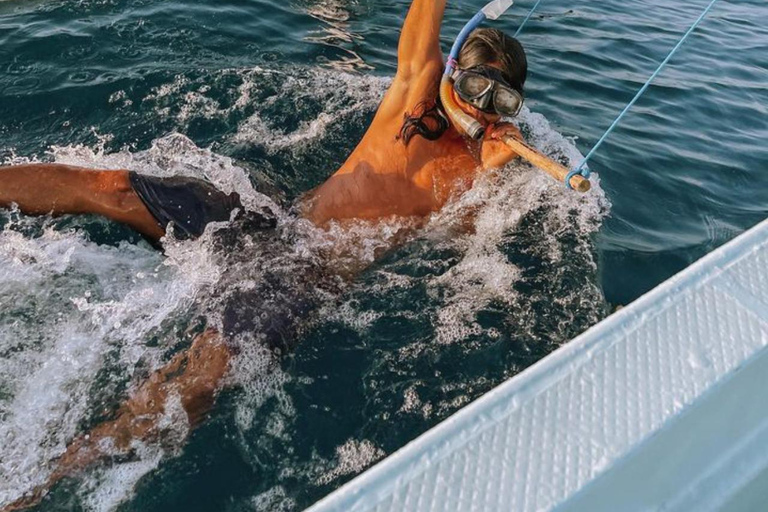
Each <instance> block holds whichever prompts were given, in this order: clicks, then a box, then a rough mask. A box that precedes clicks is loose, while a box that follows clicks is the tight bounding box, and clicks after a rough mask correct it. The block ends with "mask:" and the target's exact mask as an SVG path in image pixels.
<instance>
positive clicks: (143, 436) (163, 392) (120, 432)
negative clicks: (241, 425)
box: [2, 329, 232, 512]
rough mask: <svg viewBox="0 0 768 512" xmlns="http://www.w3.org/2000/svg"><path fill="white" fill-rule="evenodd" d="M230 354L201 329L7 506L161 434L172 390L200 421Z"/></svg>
mask: <svg viewBox="0 0 768 512" xmlns="http://www.w3.org/2000/svg"><path fill="white" fill-rule="evenodd" d="M231 358H232V351H231V348H230V347H229V346H227V344H226V343H225V342H224V341H223V340H222V338H221V336H219V334H218V333H217V332H216V331H214V330H211V329H209V330H207V331H205V332H204V333H202V334H201V335H199V336H198V337H197V338H196V339H195V341H194V342H193V343H192V346H191V347H190V348H189V349H188V350H185V351H183V352H180V353H179V354H176V355H175V356H174V357H173V359H171V361H170V362H169V363H168V364H166V365H165V366H164V367H162V368H160V369H159V370H158V371H157V372H155V373H154V374H152V375H151V376H150V378H149V379H148V380H147V381H146V382H145V383H144V384H142V385H141V387H140V388H139V389H138V390H136V392H135V393H133V395H132V396H131V397H130V398H129V399H128V400H127V401H126V402H125V403H123V404H122V405H121V406H120V409H119V410H118V411H117V418H116V419H114V420H112V421H109V422H105V423H102V424H100V425H98V426H97V427H96V428H94V429H93V430H92V431H91V432H89V433H88V434H86V435H82V436H80V437H78V438H76V439H75V440H74V441H73V442H72V443H71V444H70V445H69V446H68V447H67V450H66V452H65V453H64V454H63V455H62V456H61V457H60V458H59V459H58V461H57V462H56V469H55V470H54V472H53V473H52V474H51V476H50V477H49V479H48V481H47V482H46V483H45V484H44V485H42V486H40V487H38V488H37V489H35V490H34V491H33V492H32V493H31V494H29V495H27V496H25V497H24V498H21V499H20V500H18V501H16V502H14V503H12V504H10V505H8V506H7V507H5V508H3V509H2V512H8V511H10V510H20V509H23V508H27V507H30V506H33V505H35V504H37V503H39V502H40V500H41V499H42V497H43V496H44V495H45V492H46V491H47V490H48V489H49V488H50V487H51V486H53V485H54V484H55V483H56V482H58V481H59V480H61V479H62V478H64V477H67V476H72V475H74V474H76V473H78V472H80V471H82V470H84V469H86V468H87V467H89V466H90V465H92V464H94V463H96V462H98V461H100V460H102V459H105V458H108V457H110V456H115V455H124V454H127V453H129V452H130V450H131V443H132V442H133V441H145V442H146V441H148V442H152V441H155V440H158V437H159V436H161V435H162V432H160V431H159V428H158V427H159V425H158V423H159V421H160V419H161V418H162V417H163V415H164V414H165V412H166V411H165V407H166V403H167V402H168V399H169V398H171V395H178V397H179V399H180V401H181V405H182V407H183V408H184V411H185V412H186V413H187V418H188V421H189V425H190V427H194V426H195V425H197V424H198V423H200V421H201V420H202V419H203V418H204V416H205V414H206V413H207V412H208V411H209V410H210V409H211V407H212V406H213V404H214V401H215V399H216V394H217V392H218V391H219V390H220V388H221V385H222V381H223V379H224V377H225V376H226V374H227V371H228V369H229V361H230V359H231Z"/></svg>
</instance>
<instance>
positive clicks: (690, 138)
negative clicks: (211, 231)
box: [0, 0, 768, 511]
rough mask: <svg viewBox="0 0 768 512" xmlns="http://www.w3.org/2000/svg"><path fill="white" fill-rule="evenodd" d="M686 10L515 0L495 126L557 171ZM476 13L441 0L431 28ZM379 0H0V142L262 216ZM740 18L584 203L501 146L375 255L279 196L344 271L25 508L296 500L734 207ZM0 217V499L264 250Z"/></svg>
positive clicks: (359, 234) (458, 403) (321, 147)
mask: <svg viewBox="0 0 768 512" xmlns="http://www.w3.org/2000/svg"><path fill="white" fill-rule="evenodd" d="M532 3H533V2H523V3H522V4H521V5H519V6H517V7H515V9H514V10H513V12H512V14H510V15H508V16H506V17H505V18H504V19H503V20H501V21H499V22H498V23H497V24H496V26H498V27H499V28H502V29H503V30H506V31H508V32H512V31H514V30H515V28H516V27H517V24H518V23H519V22H520V20H521V19H522V17H523V16H524V15H525V13H526V9H527V8H529V7H530V5H531V4H532ZM705 3H706V2H703V1H692V0H690V1H687V2H684V3H677V4H675V5H669V4H668V3H665V2H661V1H660V0H639V1H636V2H631V3H626V2H624V3H617V2H597V3H595V2H588V3H587V2H584V3H582V4H573V3H565V2H561V1H558V0H545V2H543V4H542V6H541V8H540V11H539V13H538V14H537V15H535V16H534V17H533V18H532V20H531V21H530V22H529V24H528V25H527V26H526V28H525V31H524V32H523V34H522V35H521V40H522V42H523V44H524V45H525V47H526V49H527V52H528V59H529V68H530V75H529V80H528V83H527V97H528V101H527V105H528V107H529V108H530V111H532V112H533V113H531V112H527V111H526V112H525V113H524V115H523V116H522V118H521V120H520V124H521V126H522V128H523V131H524V132H525V133H526V135H527V136H528V137H529V138H530V140H532V141H533V142H534V143H535V144H537V145H538V146H539V147H541V148H542V149H544V150H545V151H548V152H549V153H551V154H552V155H554V156H556V157H558V158H562V159H565V160H569V161H571V162H576V161H578V156H579V153H578V152H577V151H576V150H577V149H578V151H580V152H581V153H585V152H586V151H587V150H588V149H589V147H590V145H591V144H592V143H593V142H594V141H596V140H597V138H598V137H599V136H600V135H601V133H602V131H603V130H604V129H605V128H606V127H607V126H608V125H609V124H610V122H611V121H612V119H613V117H614V116H615V115H616V114H617V113H618V111H619V110H620V109H621V108H622V107H623V105H624V104H625V103H626V102H627V101H628V100H629V99H630V98H631V96H632V94H633V93H634V91H635V90H636V89H637V88H639V87H640V85H641V84H642V82H643V81H644V80H645V78H646V77H647V76H648V74H649V73H650V72H651V71H652V70H653V69H654V68H655V65H656V63H657V62H658V61H659V60H660V59H661V58H663V56H664V55H665V54H666V52H667V51H668V50H669V49H670V48H671V47H672V45H673V44H674V43H675V42H676V40H677V38H678V37H679V36H680V34H681V33H682V32H683V31H684V30H685V29H686V28H687V26H688V25H689V24H690V23H691V22H692V21H693V20H694V19H695V18H696V16H697V15H698V13H699V12H700V11H701V9H703V8H704V7H705ZM481 5H482V2H476V1H472V2H464V3H461V4H460V5H459V4H453V5H450V6H449V8H448V10H447V13H446V22H445V24H444V29H443V42H444V47H447V45H448V44H449V43H450V41H451V38H452V37H453V36H454V35H455V34H456V33H457V31H458V30H459V28H460V27H461V25H462V24H463V22H464V21H466V19H468V18H469V17H470V16H471V15H472V14H473V13H474V12H475V11H476V10H477V9H478V8H479V7H480V6H481ZM407 6H408V2H407V1H405V0H397V1H394V2H389V3H383V2H381V3H374V2H368V1H363V0H360V1H350V0H302V1H295V0H294V1H289V2H285V3H276V2H265V1H261V0H258V1H250V2H237V1H230V2H217V3H216V4H215V5H214V4H210V3H202V2H187V3H178V2H173V1H165V2H157V1H151V0H141V1H126V0H80V1H71V0H63V1H56V2H52V1H35V2H28V1H23V0H5V1H2V2H0V158H2V161H4V162H6V163H11V162H14V161H26V160H27V159H38V160H49V159H53V160H57V161H61V162H70V163H76V164H81V165H89V166H94V167H105V168H132V169H136V170H138V171H141V172H147V173H153V174H161V175H168V174H179V173H181V174H187V175H194V176H204V177H207V178H208V179H211V180H212V181H214V182H215V183H216V184H217V185H219V186H221V187H222V188H230V189H235V190H239V191H240V192H241V193H242V194H243V195H244V197H246V198H247V199H248V200H249V201H251V202H252V203H254V204H255V203H258V202H259V201H263V200H265V199H264V198H263V196H260V195H259V194H258V193H256V192H255V191H254V190H253V188H251V187H255V189H256V190H258V191H260V192H263V193H265V194H267V195H269V196H270V197H272V198H273V199H275V200H276V201H277V202H279V203H280V204H281V205H283V206H284V207H285V208H286V209H287V208H288V207H289V205H290V204H291V202H292V201H293V200H294V199H295V198H297V197H298V196H299V195H300V194H302V193H303V192H305V191H307V190H309V189H311V188H312V187H314V186H316V185H318V184H319V183H321V182H322V181H323V180H324V179H325V178H326V177H327V176H329V174H330V173H332V172H333V171H334V170H335V169H336V168H337V167H338V166H339V165H340V164H341V163H342V162H343V160H344V158H345V157H346V155H347V154H348V153H349V151H350V150H351V149H352V148H353V147H354V146H355V144H356V143H357V141H358V140H359V138H360V137H361V135H362V134H363V132H364V130H365V128H366V126H367V123H368V122H369V121H370V119H371V117H372V115H373V113H374V111H375V108H376V106H377V104H378V101H379V100H380V98H381V95H382V94H383V92H384V91H385V90H386V87H387V85H388V83H389V80H390V78H391V76H392V75H393V74H394V71H395V65H396V62H395V55H396V54H395V50H396V44H397V38H398V35H399V27H400V25H401V23H402V19H403V17H404V15H405V12H406V9H407ZM766 19H768V6H766V4H765V3H763V2H759V1H757V0H753V1H743V2H727V1H725V0H721V2H720V3H718V5H717V6H716V7H715V9H714V10H713V12H712V13H711V15H710V17H709V18H708V19H707V20H706V21H705V22H704V24H703V25H702V26H701V28H700V29H699V30H698V31H697V32H696V33H695V34H694V36H693V37H692V38H691V39H690V41H689V43H688V44H687V45H686V46H685V47H684V48H683V49H682V50H681V51H680V52H679V53H678V55H677V56H676V57H675V59H674V60H673V62H672V63H671V65H670V67H669V68H668V69H667V70H666V71H665V72H664V73H663V74H662V76H661V77H659V79H658V80H657V82H656V83H655V84H654V85H653V86H652V87H651V88H650V89H649V91H648V92H647V94H646V96H645V97H644V98H643V99H642V100H641V101H640V102H639V103H638V104H637V105H636V108H635V109H634V110H633V112H632V113H631V115H630V116H628V117H627V118H626V120H625V122H624V124H623V125H622V126H621V127H620V129H619V130H618V131H617V132H616V133H615V134H614V135H613V136H612V138H611V139H609V141H608V142H607V143H606V144H605V145H604V146H603V148H602V149H601V151H600V152H599V153H598V154H597V155H596V157H595V158H594V160H593V161H592V164H591V167H592V169H593V170H594V171H596V172H597V173H598V174H599V179H598V180H597V181H596V185H597V186H596V187H595V189H594V190H593V192H591V193H590V194H588V195H587V196H585V197H578V196H576V195H575V194H573V193H570V192H566V191H564V190H563V189H562V188H561V187H558V186H557V185H556V184H553V183H551V182H550V181H548V179H547V178H545V177H543V176H541V175H539V174H538V173H537V172H536V171H534V170H531V169H530V168H528V167H527V166H525V165H520V164H514V165H511V166H509V167H508V168H507V169H504V170H502V171H500V172H499V173H497V174H496V175H493V176H491V177H490V178H489V179H488V180H481V182H480V183H478V184H477V186H476V187H475V189H473V190H472V191H471V192H470V193H469V194H467V195H466V196H465V197H463V198H462V199H461V200H460V201H458V202H456V203H454V204H451V205H449V206H448V207H447V208H446V211H444V212H442V213H441V214H439V215H436V216H434V218H432V219H431V220H430V221H429V223H428V224H427V226H426V227H425V228H423V229H421V230H419V231H417V232H416V233H415V234H412V235H411V236H410V237H409V239H408V241H407V242H405V243H402V244H400V245H395V246H394V247H392V243H391V239H392V238H393V237H394V232H395V231H397V230H398V229H400V228H401V227H402V224H403V223H402V222H400V221H396V220H393V221H390V222H388V223H385V224H384V225H383V226H381V227H378V228H372V227H369V226H362V225H361V226H354V227H352V228H346V229H342V228H340V227H338V228H335V229H334V230H332V231H331V232H330V233H320V232H317V231H316V230H313V229H311V228H310V227H308V226H306V225H302V224H301V223H296V222H295V220H292V217H291V215H290V214H289V213H286V214H285V216H284V220H283V222H284V231H285V232H286V233H291V237H292V238H291V240H290V241H289V242H290V244H291V247H292V248H293V253H292V254H295V255H306V254H318V253H322V254H324V255H325V256H326V257H329V258H336V259H337V260H340V261H344V262H352V263H350V264H351V265H355V266H356V267H367V268H366V270H364V271H363V272H362V273H361V274H359V276H358V277H357V278H356V279H355V280H354V281H353V282H352V283H351V284H349V285H348V290H347V291H346V292H345V293H344V294H343V295H342V296H341V297H340V298H338V299H334V300H329V301H328V302H327V303H326V304H325V305H323V306H322V307H321V310H320V311H321V314H320V315H319V317H318V318H317V319H314V320H313V321H312V322H311V323H310V324H309V325H308V326H306V327H305V329H304V330H303V332H302V333H301V334H300V336H299V339H298V340H297V341H298V344H297V348H296V349H295V351H294V353H293V354H292V355H290V356H288V357H286V358H284V359H282V360H281V361H280V362H279V364H278V368H277V369H274V368H272V367H271V366H270V365H274V362H270V361H269V360H268V359H269V356H268V355H266V354H264V353H263V352H262V351H260V350H259V349H258V346H259V345H258V341H253V340H251V341H252V343H251V344H250V345H248V347H250V348H249V349H247V350H244V352H243V354H241V356H240V357H239V359H238V361H236V363H235V366H234V368H233V375H232V377H231V379H232V383H233V384H234V386H233V387H232V389H231V390H229V391H226V392H224V393H223V394H222V396H221V397H220V400H219V403H218V404H217V406H216V408H215V409H214V411H213V412H212V414H211V418H210V419H209V420H208V421H206V422H205V423H204V424H203V425H202V426H201V427H199V428H198V429H196V430H194V431H193V432H192V433H191V435H190V437H189V439H188V441H186V442H182V441H174V439H177V440H178V439H183V437H184V429H185V424H184V421H183V418H181V419H179V418H177V417H174V416H173V415H172V414H171V413H170V412H169V415H168V418H169V424H171V427H168V431H169V432H168V433H167V435H166V436H165V438H166V439H168V440H167V441H166V442H165V443H163V445H162V446H159V447H158V446H144V445H140V446H137V447H136V455H135V456H133V457H131V458H128V459H120V460H117V461H113V462H111V463H109V464H106V465H103V466H100V467H97V468H93V469H91V470H89V471H88V472H86V473H85V474H83V475H80V476H78V477H77V478H73V479H70V480H67V481H64V482H62V483H61V484H60V485H58V486H57V487H56V488H55V489H54V490H53V492H52V493H51V494H50V495H49V496H48V497H47V498H46V500H45V501H44V502H43V503H42V504H41V505H40V506H39V509H40V510H72V509H81V508H82V509H88V510H91V509H96V510H110V509H115V508H118V509H121V510H142V511H144V510H299V509H302V508H303V507H305V506H307V505H309V504H311V503H312V502H314V501H315V500H317V499H319V498H320V497H322V496H323V495H325V494H326V493H328V492H330V491H331V490H333V489H334V488H336V487H338V486H339V485H341V484H342V483H343V482H345V481H346V480H348V479H349V478H351V477H352V476H354V475H355V474H357V473H359V472H360V471H362V470H363V469H364V468H365V467H367V466H368V465H370V464H372V463H373V462H374V461H375V460H378V459H379V458H380V457H382V456H383V455H385V454H389V453H392V452H393V451H394V450H396V449H397V448H399V447H400V446H402V445H404V444H405V443H406V442H407V441H409V440H410V439H413V438H414V437H415V436H417V435H418V434H420V433H421V432H423V431H424V430H426V429H427V428H429V427H430V426H432V425H434V424H435V423H437V422H438V421H440V420H441V419H444V418H445V417H447V416H448V415H449V414H451V413H452V412H455V411H456V410H458V409H459V408H460V407H462V406H463V405H465V404H466V403H467V402H468V401H470V400H472V399H474V398H476V397H477V396H479V395H481V394H482V393H484V392H486V391H488V390H489V389H491V388H492V387H493V386H494V385H496V384H498V383H499V382H501V381H502V380H504V379H505V378H508V377H510V376H512V375H514V374H516V373H518V372H519V371H521V370H522V369H524V368H525V367H527V366H528V365H530V364H532V363H534V362H535V361H537V360H538V359H540V358H541V357H543V356H544V355H546V354H547V353H548V352H550V351H551V350H553V349H555V348H557V346H559V345H560V344H562V343H564V342H566V341H567V340H568V339H570V338H572V337H573V336H575V335H576V334H578V333H579V332H581V331H583V330H584V329H585V328H587V327H588V326H590V325H592V324H593V323H595V322H596V321H598V320H599V319H601V318H603V317H604V316H605V315H606V314H608V313H609V312H610V310H611V309H612V308H613V307H614V306H615V305H618V304H626V303H628V302H630V301H632V300H633V299H635V298H637V297H638V296H639V295H640V294H642V293H643V292H645V291H647V290H649V289H651V288H652V287H654V286H655V285H657V284H658V283H659V282H661V281H662V280H663V279H665V278H667V277H669V276H670V275H672V274H674V273H675V272H677V271H678V270H680V269H682V268H683V267H685V266H686V265H688V264H689V263H691V262H692V261H694V260H696V259H697V258H699V257H701V256H702V255H704V254H705V253H707V252H709V251H710V250H712V249H713V248H715V247H717V246H718V245H720V244H722V243H724V242H725V241H727V240H728V239H730V238H732V237H734V236H735V235H737V234H738V233H740V232H741V231H743V230H744V229H746V228H748V227H750V226H751V225H753V224H755V223H756V222H758V221H759V220H761V219H763V218H764V217H765V216H766V211H768V174H766V170H768V169H767V168H768V147H767V145H766V141H768V115H767V114H768V107H767V106H766V105H768V88H766V86H765V84H766V82H767V81H768V28H766V27H765V24H764V20H766ZM560 134H562V135H563V136H565V139H564V138H562V137H561V136H560ZM572 138H573V139H572ZM571 139H572V141H571ZM469 209H472V210H474V211H476V212H477V213H476V215H475V216H474V217H473V220H472V222H473V223H474V226H473V228H472V229H469V230H467V229H465V228H463V227H462V226H463V225H464V224H465V223H466V218H465V216H464V215H463V214H462V212H464V211H466V210H469ZM0 219H1V220H0V222H2V226H3V231H2V233H0V308H2V309H1V310H0V439H2V443H0V444H2V448H0V475H2V478H0V503H5V502H7V501H11V500H12V499H14V498H16V497H18V496H19V495H20V494H21V493H23V492H24V491H26V490H28V489H29V488H30V487H31V486H32V485H34V484H35V483H37V482H39V481H40V479H41V478H44V476H45V475H46V474H47V472H48V471H50V468H51V466H50V461H51V460H53V459H55V456H56V455H57V454H59V453H61V450H62V449H63V446H65V445H66V442H67V441H68V440H69V439H71V438H72V437H73V436H75V435H77V434H78V433H80V432H83V431H84V430H86V429H87V428H88V426H89V425H93V424H94V423H95V422H97V421H98V420H99V419H100V418H102V417H104V416H108V415H109V411H111V410H114V408H115V407H116V406H117V404H119V402H120V400H121V399H122V398H123V397H124V396H125V393H126V389H128V388H130V386H133V385H135V384H136V383H139V382H141V381H142V379H143V378H144V377H146V375H147V374H148V373H149V372H150V371H151V370H152V369H154V368H157V367H159V366H160V365H162V364H163V362H164V361H167V360H168V357H169V355H170V354H172V353H173V352H174V351H175V350H178V349H179V348H183V347H184V346H185V345H186V344H188V343H189V339H190V335H189V333H188V332H187V331H188V330H190V329H191V330H192V331H194V329H195V327H196V326H199V323H200V321H199V318H200V317H201V316H203V315H205V316H210V317H215V316H216V314H217V306H220V305H221V302H222V298H221V297H220V296H219V291H218V288H217V284H218V283H221V282H222V280H227V279H228V280H230V281H227V282H231V280H232V279H233V278H232V276H233V275H234V276H236V278H237V279H239V280H240V281H242V282H248V280H258V279H259V278H260V276H261V275H262V272H264V271H267V272H269V271H277V269H278V267H279V268H280V269H282V270H283V271H285V269H286V268H287V269H289V270H290V269H291V268H293V267H291V263H290V261H289V262H288V263H286V261H284V259H281V258H274V257H267V256H265V255H262V254H256V253H254V254H253V255H252V256H253V257H252V258H251V260H252V264H247V263H249V262H250V260H249V258H248V257H247V256H249V253H247V252H246V254H245V255H244V256H246V257H243V258H240V260H239V261H237V262H232V261H229V260H228V259H227V254H225V253H226V250H222V248H221V246H217V245H216V244H214V243H213V242H212V241H211V239H206V238H204V239H203V240H201V241H198V242H186V243H179V242H171V243H169V244H168V246H167V248H166V254H165V255H163V254H160V253H158V252H156V251H154V250H153V249H152V248H151V247H150V246H149V245H147V244H146V243H145V242H143V241H142V240H141V239H140V238H139V237H137V236H136V235H134V234H133V233H131V232H130V231H129V230H127V229H125V228H122V227H120V226H117V225H114V224H110V223H108V222H105V221H102V220H100V219H95V218H74V217H64V218H60V219H45V218H43V219H33V218H29V217H24V216H21V215H19V214H18V213H15V212H4V213H2V217H0ZM333 247H336V248H337V249H333ZM328 254H330V256H329V255H328ZM374 254H375V255H376V256H377V259H376V261H375V262H373V260H374ZM298 257H299V256H297V258H298ZM301 257H304V256H301ZM361 263H362V264H361ZM241 341H243V340H241ZM174 434H176V435H174Z"/></svg>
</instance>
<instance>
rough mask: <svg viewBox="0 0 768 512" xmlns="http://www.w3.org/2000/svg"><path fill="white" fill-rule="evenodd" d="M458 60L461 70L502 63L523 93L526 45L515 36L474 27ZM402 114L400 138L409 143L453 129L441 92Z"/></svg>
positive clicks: (506, 75)
mask: <svg viewBox="0 0 768 512" xmlns="http://www.w3.org/2000/svg"><path fill="white" fill-rule="evenodd" d="M458 61H459V67H461V68H462V69H469V68H474V67H476V66H482V65H488V64H491V63H495V64H500V65H501V73H502V76H503V77H504V79H505V80H506V81H507V83H508V84H509V86H510V87H512V88H513V89H515V90H516V91H517V92H519V93H520V94H523V88H524V86H525V79H526V77H527V76H528V61H527V60H526V58H525V50H524V49H523V45H521V44H520V42H519V41H518V40H517V39H515V38H514V37H510V36H508V35H506V34H505V33H504V32H502V31H500V30H496V29H495V28H478V29H475V30H473V31H472V32H471V33H470V34H469V37H468V38H467V40H466V41H465V42H464V45H463V46H462V47H461V51H460V52H459V59H458ZM403 117H404V119H403V126H402V127H401V128H400V133H399V134H398V136H397V138H398V139H399V140H402V141H403V143H404V144H405V145H406V146H407V145H408V143H409V142H410V141H411V139H412V138H413V137H415V136H416V135H420V136H421V137H424V138H425V139H427V140H437V139H439V138H440V137H441V136H442V135H443V134H444V133H445V132H446V131H447V130H448V128H450V122H449V121H448V117H447V116H446V114H445V112H444V111H443V107H442V104H441V103H440V97H439V95H438V97H437V98H436V99H434V100H425V101H422V102H420V103H418V104H417V105H416V107H415V108H414V109H413V112H406V113H405V115H404V116H403Z"/></svg>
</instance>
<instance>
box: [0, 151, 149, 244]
mask: <svg viewBox="0 0 768 512" xmlns="http://www.w3.org/2000/svg"><path fill="white" fill-rule="evenodd" d="M14 205H15V206H17V207H18V208H19V210H21V212H22V213H24V214H27V215H47V214H49V213H50V214H52V215H64V214H86V213H93V214H96V215H102V216H104V217H107V218H108V219H112V220H115V221H117V222H122V223H124V224H128V225H129V226H131V227H132V228H134V229H136V230H137V231H139V232H140V233H142V234H143V235H146V236H148V237H149V238H151V239H155V240H157V239H159V238H160V237H162V236H163V235H164V231H163V230H162V229H161V228H160V227H159V226H158V224H157V221H155V219H154V217H152V214H151V213H150V212H149V211H148V210H147V208H146V207H145V206H144V203H142V202H141V199H140V198H139V197H138V196H137V195H136V193H135V192H134V190H133V187H132V186H131V183H130V180H129V179H128V171H101V170H96V169H86V168H82V167H74V166H71V165H62V164H26V165H15V166H9V167H0V208H11V207H13V206H14Z"/></svg>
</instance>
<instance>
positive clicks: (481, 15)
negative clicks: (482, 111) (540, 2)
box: [440, 0, 514, 140]
mask: <svg viewBox="0 0 768 512" xmlns="http://www.w3.org/2000/svg"><path fill="white" fill-rule="evenodd" d="M513 3H514V0H493V1H492V2H490V3H489V4H488V5H486V6H485V7H483V8H482V9H481V10H480V12H478V13H477V14H475V15H474V16H472V19H471V20H469V21H468V22H467V24H466V25H464V28H462V29H461V32H459V35H458V37H457V38H456V41H454V43H453V46H452V47H451V53H450V54H449V55H448V61H447V62H446V63H445V73H444V74H443V79H442V80H441V81H440V101H441V103H442V104H443V108H444V109H445V112H446V114H447V115H448V117H449V118H450V119H451V121H453V124H454V125H455V126H456V127H458V128H459V129H460V130H461V131H463V132H464V133H465V134H466V135H467V136H469V137H470V138H472V139H474V140H478V139H480V138H482V136H483V133H484V132H485V130H484V128H483V125H481V124H480V123H479V122H478V121H477V119H475V118H474V117H472V116H470V115H469V114H467V113H466V112H464V111H463V110H461V108H460V107H459V105H458V104H457V103H456V102H455V101H454V99H453V96H452V95H451V89H453V78H452V75H453V72H454V71H455V70H456V67H457V64H458V62H457V59H458V58H459V52H460V51H461V47H462V46H464V42H465V41H466V40H467V37H469V34H470V33H471V32H472V31H473V30H475V29H476V28H477V27H479V26H480V24H481V23H482V22H484V21H485V20H487V19H488V20H495V19H498V18H499V16H501V15H502V14H504V13H505V12H506V11H507V10H508V9H509V8H510V7H512V4H513Z"/></svg>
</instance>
